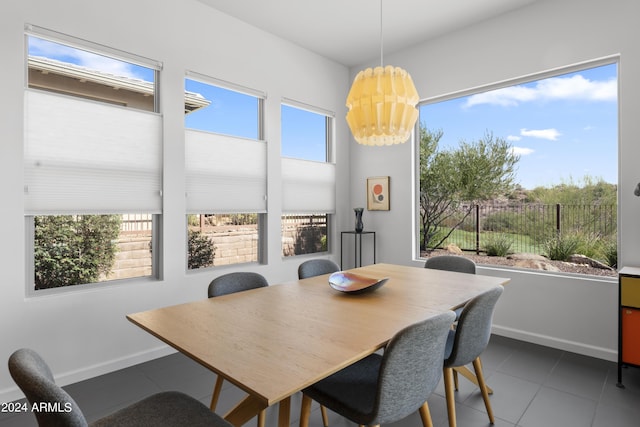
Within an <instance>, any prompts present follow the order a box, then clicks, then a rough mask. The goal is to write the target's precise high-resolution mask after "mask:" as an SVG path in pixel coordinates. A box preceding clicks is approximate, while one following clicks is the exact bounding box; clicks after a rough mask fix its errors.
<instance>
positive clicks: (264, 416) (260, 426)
mask: <svg viewBox="0 0 640 427" xmlns="http://www.w3.org/2000/svg"><path fill="white" fill-rule="evenodd" d="M266 419H267V411H266V410H265V409H263V410H262V411H260V412H259V413H258V427H264V424H265V422H266Z"/></svg>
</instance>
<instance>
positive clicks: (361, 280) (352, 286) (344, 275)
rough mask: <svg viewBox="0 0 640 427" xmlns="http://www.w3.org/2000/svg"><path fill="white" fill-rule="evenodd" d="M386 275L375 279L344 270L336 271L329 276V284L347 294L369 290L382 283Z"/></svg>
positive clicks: (376, 287)
mask: <svg viewBox="0 0 640 427" xmlns="http://www.w3.org/2000/svg"><path fill="white" fill-rule="evenodd" d="M387 280H389V278H388V277H385V278H383V279H375V278H372V277H366V276H361V275H359V274H355V273H348V272H346V271H338V272H336V273H333V274H332V275H331V276H329V285H331V287H332V288H333V289H335V290H337V291H340V292H345V293H349V294H360V293H364V292H371V291H374V290H376V289H378V288H379V287H380V286H382V285H384V284H385V282H386V281H387Z"/></svg>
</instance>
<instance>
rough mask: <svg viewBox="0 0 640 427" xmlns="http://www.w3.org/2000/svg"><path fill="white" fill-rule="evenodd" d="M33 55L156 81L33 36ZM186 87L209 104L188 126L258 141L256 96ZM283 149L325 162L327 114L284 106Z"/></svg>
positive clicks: (197, 84)
mask: <svg viewBox="0 0 640 427" xmlns="http://www.w3.org/2000/svg"><path fill="white" fill-rule="evenodd" d="M29 55H33V56H42V57H46V58H50V59H55V60H58V61H63V62H68V63H71V64H75V65H80V66H83V67H86V68H89V69H93V70H100V71H102V72H106V73H111V74H113V75H118V76H123V77H129V78H137V79H141V80H145V81H154V78H155V77H154V70H153V69H151V68H148V67H143V66H140V65H136V64H132V63H130V62H126V61H120V60H117V59H114V58H110V57H107V56H103V55H98V54H95V53H92V52H89V51H85V50H81V49H77V48H74V47H70V46H65V45H63V44H59V43H55V42H51V41H48V40H45V39H41V38H38V37H34V36H29ZM185 90H187V91H191V92H196V93H199V94H200V95H202V96H203V97H204V98H205V99H207V100H209V101H210V102H211V103H210V104H209V106H207V107H206V108H202V109H200V110H197V111H195V112H192V113H190V114H188V115H186V116H185V126H186V127H187V128H190V129H198V130H204V131H209V132H216V133H221V134H225V135H233V136H238V137H241V138H252V139H258V138H259V137H260V136H259V135H258V133H259V130H258V129H259V123H258V100H257V98H256V97H254V96H251V95H246V94H243V93H239V92H235V91H231V90H227V89H224V88H220V87H217V86H214V85H211V84H207V83H204V82H201V81H198V80H194V79H185ZM281 114H282V116H281V133H282V135H281V142H282V144H281V153H282V156H284V157H293V158H301V159H305V160H314V161H320V162H324V161H326V128H325V120H326V117H325V116H323V115H321V114H317V113H313V112H310V111H307V110H302V109H299V108H295V107H291V106H288V105H283V106H282V110H281Z"/></svg>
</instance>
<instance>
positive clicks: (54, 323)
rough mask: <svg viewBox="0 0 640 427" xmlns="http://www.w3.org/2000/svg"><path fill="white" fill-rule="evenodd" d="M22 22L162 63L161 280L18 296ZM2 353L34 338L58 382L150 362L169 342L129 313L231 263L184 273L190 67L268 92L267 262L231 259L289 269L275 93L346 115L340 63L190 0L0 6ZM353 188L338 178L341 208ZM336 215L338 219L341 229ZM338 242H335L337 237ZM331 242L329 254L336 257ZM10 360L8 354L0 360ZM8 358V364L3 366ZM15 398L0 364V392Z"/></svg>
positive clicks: (342, 166) (340, 127) (168, 298)
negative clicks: (186, 99)
mask: <svg viewBox="0 0 640 427" xmlns="http://www.w3.org/2000/svg"><path fill="white" fill-rule="evenodd" d="M26 23H29V24H33V25H37V26H40V27H44V28H47V29H50V30H54V31H58V32H61V33H65V34H69V35H71V36H74V37H78V38H81V39H86V40H89V41H91V42H94V43H99V44H103V45H107V46H110V47H113V48H116V49H120V50H124V51H127V52H130V53H133V54H137V55H141V56H144V57H148V58H152V59H155V60H158V61H161V62H162V63H163V64H164V68H163V71H162V76H161V97H160V99H161V104H162V105H161V109H162V112H163V115H164V141H165V157H164V159H165V163H164V170H165V176H164V182H165V184H164V215H163V219H164V227H163V234H164V251H163V257H164V271H163V273H164V279H163V280H162V281H160V282H149V281H144V280H142V281H134V282H133V283H127V284H122V285H117V286H106V287H102V288H99V289H93V290H89V291H86V290H77V291H73V292H67V293H64V294H58V295H53V296H45V297H32V298H27V297H25V273H24V271H25V256H24V253H25V244H24V218H23V208H22V206H23V201H22V199H23V194H22V188H23V185H22V177H23V174H22V139H23V137H22V135H23V129H22V121H23V113H22V111H23V87H24V76H25V46H24V26H25V24H26ZM0 55H1V56H2V68H1V71H0V73H1V76H2V78H0V93H2V97H1V98H0V115H1V116H2V121H0V135H2V138H1V141H0V200H2V202H1V204H0V240H1V241H2V242H3V244H2V245H0V271H2V275H1V276H0V277H1V281H0V284H1V286H2V296H1V297H0V325H2V326H1V327H0V328H1V330H2V333H1V339H0V360H4V361H6V360H7V358H8V356H9V354H10V353H11V352H12V351H13V350H15V349H17V348H19V347H32V348H34V349H36V350H37V351H39V352H41V353H42V354H43V356H44V357H45V358H46V360H47V361H48V362H49V363H50V365H51V367H52V369H53V371H54V373H55V375H56V377H57V378H58V380H59V382H60V383H61V384H67V383H70V382H74V381H78V380H82V379H85V378H88V377H92V376H95V375H98V374H101V373H104V372H108V371H111V370H115V369H118V368H121V367H124V366H128V365H131V364H134V363H137V362H139V361H141V360H147V359H149V358H152V357H156V356H158V355H161V354H165V353H167V352H168V351H170V350H169V349H168V348H167V347H166V346H164V345H163V344H162V343H161V342H160V341H159V340H157V339H155V338H152V337H151V336H150V335H149V334H147V333H145V332H143V331H142V330H140V329H139V328H137V327H135V326H134V325H132V324H131V323H129V322H128V321H127V320H126V319H125V315H126V314H127V313H132V312H138V311H142V310H146V309H150V308H154V307H161V306H166V305H171V304H175V303H180V302H183V301H188V300H195V299H200V298H204V297H205V295H206V287H207V285H208V283H209V281H210V280H211V279H212V278H213V277H214V276H215V275H218V274H221V273H224V272H228V271H230V269H221V270H215V271H208V272H195V273H191V274H187V273H185V249H184V248H186V240H185V214H184V212H185V202H184V173H183V170H184V136H183V135H184V130H183V121H184V111H183V105H182V103H183V99H184V98H183V97H184V93H183V91H184V76H185V71H186V70H191V71H196V72H198V73H201V74H206V75H210V76H212V77H215V78H218V79H222V80H227V81H230V82H233V83H236V84H240V85H243V86H246V87H250V88H255V89H258V90H261V91H264V92H266V93H267V100H266V138H267V140H268V142H269V144H268V171H269V172H268V173H269V188H268V196H269V202H268V209H269V212H270V215H269V219H268V242H269V243H268V251H267V252H268V253H267V256H268V261H269V264H268V265H252V266H246V265H245V266H242V267H236V268H242V269H250V270H253V271H258V272H260V273H262V274H264V275H265V276H266V277H267V279H268V280H269V281H270V282H272V283H273V282H281V281H285V280H291V279H294V278H296V277H297V273H296V269H297V266H298V264H299V262H300V261H301V260H300V258H296V259H287V260H282V258H281V255H280V254H281V247H280V202H281V194H280V192H281V190H280V188H281V185H280V101H281V99H282V98H283V97H286V98H289V99H294V100H297V101H301V102H304V103H307V104H311V105H314V106H317V107H320V108H323V109H325V110H329V111H335V112H336V116H337V117H338V118H340V117H342V116H344V113H345V107H344V94H345V93H347V91H348V83H349V78H348V70H347V68H346V67H344V66H342V65H339V64H337V63H334V62H332V61H329V60H327V59H324V58H322V57H319V56H317V55H315V54H312V53H310V52H308V51H305V50H303V49H301V48H299V47H298V46H296V45H294V44H292V43H289V42H285V41H283V40H281V39H278V38H276V37H273V36H270V35H268V34H265V33H264V32H262V31H259V30H257V29H255V28H253V27H250V26H247V25H245V24H243V23H241V22H239V21H237V20H235V19H232V18H230V17H227V16H225V15H222V14H219V13H216V11H214V10H213V9H211V8H208V7H205V6H204V5H202V4H200V3H198V2H196V1H195V0H182V1H171V0H161V1H156V0H139V1H135V2H132V1H127V0H112V1H109V2H100V5H99V7H98V5H97V3H96V2H87V1H84V0H56V1H48V0H11V1H7V2H4V3H3V5H2V13H1V14H0ZM336 126H337V129H336V134H337V138H336V139H337V156H336V157H337V178H338V180H339V182H346V181H347V180H348V168H347V167H346V165H347V164H348V156H349V152H348V149H347V145H345V144H344V141H346V140H348V129H347V126H346V123H345V122H344V121H343V120H336ZM348 191H349V189H348V188H347V187H346V186H344V185H340V186H338V196H337V197H338V200H337V204H338V206H347V205H348V203H347V200H348V199H347V198H348ZM340 217H344V215H339V218H338V224H337V226H336V227H335V229H334V235H333V237H335V236H336V235H337V234H336V233H337V232H336V230H339V229H341V228H344V226H345V225H344V224H341V223H340V222H339V221H340ZM338 244H339V243H338ZM336 253H337V252H336V251H334V255H333V256H332V257H333V258H334V259H336V260H337V255H336ZM5 363H6V362H5ZM5 366H6V365H5ZM19 397H21V393H19V392H18V390H17V388H16V387H15V385H14V383H13V381H12V380H11V378H10V376H9V374H8V371H7V369H6V368H3V369H0V401H3V402H6V401H8V400H10V399H14V398H19Z"/></svg>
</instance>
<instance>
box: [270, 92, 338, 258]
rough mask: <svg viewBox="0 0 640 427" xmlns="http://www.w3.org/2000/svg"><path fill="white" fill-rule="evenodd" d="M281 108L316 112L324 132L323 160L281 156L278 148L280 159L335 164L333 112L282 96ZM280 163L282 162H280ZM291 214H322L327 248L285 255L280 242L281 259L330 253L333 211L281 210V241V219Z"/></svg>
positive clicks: (332, 245) (281, 231) (332, 244)
mask: <svg viewBox="0 0 640 427" xmlns="http://www.w3.org/2000/svg"><path fill="white" fill-rule="evenodd" d="M280 105H281V107H280V108H281V109H282V106H287V107H289V108H297V109H299V110H302V111H306V112H309V113H313V114H317V115H320V116H323V117H324V132H325V160H324V161H322V162H321V161H319V160H310V159H304V158H296V157H287V156H283V155H282V150H280V156H281V159H290V160H294V161H295V160H298V161H301V162H315V163H328V164H332V165H335V161H336V159H335V151H336V150H335V132H336V129H335V113H334V112H332V111H329V110H326V109H323V108H320V107H315V106H313V105H310V104H307V103H304V102H300V101H296V100H294V99H291V98H285V97H283V98H282V100H281V104H280ZM281 164H282V163H281ZM335 189H336V183H335V182H334V191H335ZM293 215H308V216H312V215H324V216H325V217H326V219H325V221H326V236H327V245H326V246H327V250H326V252H309V253H305V254H292V255H285V253H284V252H285V251H284V249H285V248H284V245H283V244H282V243H281V245H280V247H281V250H280V253H281V257H282V258H283V259H289V258H293V257H301V256H302V257H304V256H314V255H319V254H328V253H331V252H332V251H333V247H334V242H333V240H334V239H333V238H332V236H333V222H334V216H335V213H332V212H319V211H317V212H316V211H313V212H306V211H305V210H304V209H301V210H300V211H298V212H281V215H280V240H281V242H282V241H283V227H282V224H283V221H284V219H285V217H287V216H293Z"/></svg>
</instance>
